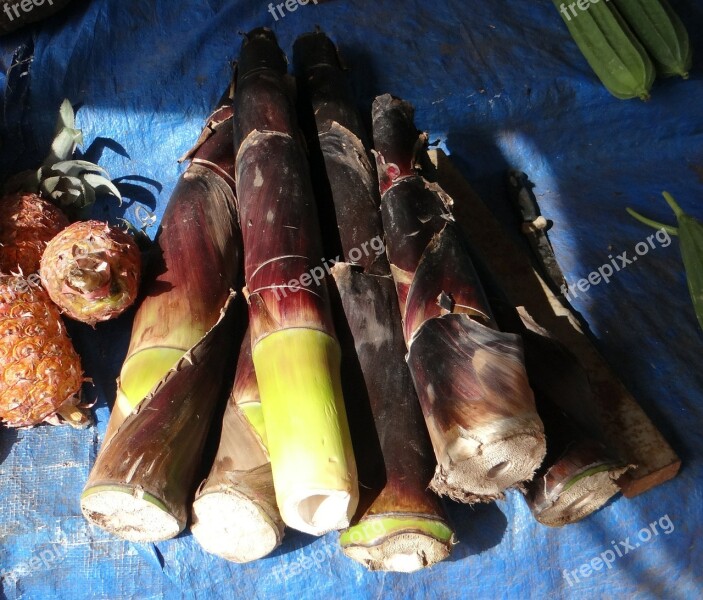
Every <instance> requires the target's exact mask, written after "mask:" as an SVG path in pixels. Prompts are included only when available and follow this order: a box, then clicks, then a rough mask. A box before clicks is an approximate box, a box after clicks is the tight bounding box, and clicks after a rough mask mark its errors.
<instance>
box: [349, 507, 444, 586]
mask: <svg viewBox="0 0 703 600" xmlns="http://www.w3.org/2000/svg"><path fill="white" fill-rule="evenodd" d="M453 540H454V532H453V531H452V529H451V528H449V526H447V524H446V523H444V522H442V521H437V520H434V519H428V518H426V517H423V516H419V515H418V516H414V517H405V518H399V517H391V516H386V517H382V518H371V519H365V520H362V521H360V522H359V523H357V524H356V525H354V526H353V527H350V528H349V529H347V530H346V531H344V532H343V533H342V534H341V535H340V537H339V543H340V545H341V546H342V550H343V551H344V553H345V554H346V555H347V556H348V557H349V558H351V559H352V560H355V561H356V562H358V563H360V564H362V565H364V566H365V567H366V568H367V569H369V570H370V571H393V572H396V573H413V572H415V571H419V570H420V569H424V568H425V567H431V566H432V565H434V564H436V563H438V562H440V561H442V560H444V559H445V558H447V557H448V556H449V554H450V553H451V550H452V543H453Z"/></svg>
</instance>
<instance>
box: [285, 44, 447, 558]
mask: <svg viewBox="0 0 703 600" xmlns="http://www.w3.org/2000/svg"><path fill="white" fill-rule="evenodd" d="M294 53H295V63H296V65H297V68H298V73H299V86H298V87H299V89H300V90H301V95H304V97H305V100H306V102H307V103H306V104H303V103H302V102H301V105H302V110H303V111H304V113H306V114H307V115H308V117H309V118H308V120H307V123H306V124H307V132H308V136H307V137H308V147H309V148H311V153H312V156H311V163H312V165H313V172H314V173H315V179H314V181H315V182H316V184H317V186H316V192H317V196H318V204H319V205H320V212H321V213H322V214H323V215H327V217H328V220H327V221H325V224H326V227H324V228H323V230H324V231H326V232H327V233H328V235H327V236H326V238H325V242H326V250H327V252H328V253H330V254H339V255H340V257H341V258H342V260H344V261H345V262H342V263H338V264H336V265H335V266H334V267H333V268H332V276H333V281H334V284H335V286H334V288H333V290H334V292H336V293H335V294H333V299H334V300H335V302H334V304H335V308H336V316H337V325H336V329H337V331H338V333H339V335H340V339H341V343H342V349H343V369H342V385H343V388H344V395H345V397H346V398H353V399H354V404H353V406H350V407H349V411H350V418H351V419H352V436H353V440H354V443H355V449H356V452H357V455H358V457H359V459H360V460H359V464H360V465H361V466H360V469H361V470H360V478H361V480H362V481H363V487H362V492H361V496H362V497H361V502H360V506H359V509H358V511H357V514H356V516H355V519H354V523H353V525H352V526H351V527H350V528H348V529H346V530H345V531H344V532H343V533H342V535H341V537H340V543H341V545H342V549H343V551H344V553H345V554H346V555H347V556H349V557H351V558H353V559H354V560H356V561H357V562H360V563H361V564H363V565H365V566H366V567H367V568H368V569H370V570H386V571H402V572H409V571H415V570H417V569H420V568H423V567H426V566H431V565H433V564H435V563H437V562H438V561H440V560H443V559H444V558H446V557H447V556H448V555H449V552H450V551H451V547H452V539H453V532H452V529H451V528H450V527H449V525H448V524H447V519H446V515H445V513H444V511H443V509H442V506H441V505H440V503H439V501H438V498H437V497H436V496H435V495H434V494H432V492H430V491H429V490H428V489H427V485H428V483H429V481H430V479H431V478H432V473H433V471H434V468H435V466H436V462H435V460H434V456H433V453H432V447H431V444H430V441H429V436H428V434H427V428H426V427H425V424H424V421H423V418H422V412H421V410H420V405H419V402H418V400H417V394H416V392H415V389H414V387H413V384H412V379H411V377H410V372H409V370H408V367H407V364H405V360H404V355H405V344H404V341H403V333H402V325H401V322H400V313H399V311H398V302H397V297H396V294H395V289H394V286H393V281H392V279H391V277H390V266H389V263H388V259H387V257H386V253H385V250H384V246H383V224H382V221H381V215H380V210H379V205H380V196H379V193H378V185H377V179H376V171H375V168H374V165H373V162H372V160H371V159H370V158H371V157H370V152H369V149H368V148H369V140H368V138H367V136H366V134H365V132H364V128H363V126H362V124H361V119H360V118H359V115H358V112H357V111H356V108H355V107H354V104H353V102H352V100H351V92H350V90H349V88H348V85H347V81H346V77H345V75H344V73H343V71H342V69H341V65H340V63H339V59H338V56H337V50H336V48H335V47H334V44H333V43H332V42H331V40H330V39H329V38H327V36H325V35H324V34H323V33H321V32H318V33H312V34H307V35H305V36H302V37H300V38H298V40H296V42H295V45H294ZM364 249H365V251H364ZM351 263H353V265H352V264H351ZM367 415H368V416H367ZM354 434H356V435H355V437H354Z"/></svg>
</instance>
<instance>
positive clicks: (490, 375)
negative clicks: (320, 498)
mask: <svg viewBox="0 0 703 600" xmlns="http://www.w3.org/2000/svg"><path fill="white" fill-rule="evenodd" d="M413 112H414V111H413V109H412V107H411V106H410V105H409V104H408V103H406V102H403V101H401V100H397V99H394V98H392V97H391V96H389V95H385V96H380V97H378V98H376V100H375V102H374V105H373V114H372V118H373V127H374V143H375V147H376V150H377V165H378V171H379V172H378V175H379V183H380V189H381V194H382V201H381V214H382V218H383V225H384V228H385V231H386V248H387V252H388V257H389V260H390V263H391V270H392V273H393V278H394V280H395V284H396V290H397V292H398V298H399V301H400V310H401V315H402V316H403V324H404V334H405V341H406V344H407V347H408V355H407V362H408V365H409V366H410V372H411V374H412V376H413V380H414V383H415V388H416V389H417V392H418V396H419V398H420V404H421V406H422V410H423V413H424V415H425V420H426V423H427V427H428V429H429V432H430V438H431V439H432V443H433V446H434V450H435V455H436V457H437V461H438V463H439V464H438V467H437V470H436V472H435V476H434V478H433V480H432V484H431V487H432V489H434V490H435V491H436V492H438V493H440V494H444V495H448V496H450V497H451V498H454V499H456V500H460V501H468V502H472V501H476V500H483V501H486V500H491V499H494V498H497V497H500V496H501V495H502V493H503V491H504V490H505V489H506V488H509V487H512V486H520V485H521V484H522V483H523V482H525V481H529V480H530V479H531V478H532V476H533V475H534V473H535V470H536V469H537V468H538V467H539V465H540V463H541V461H542V459H543V457H544V454H545V451H546V448H545V439H544V433H543V426H542V423H541V421H540V419H539V417H538V415H537V412H536V410H535V405H534V397H533V394H532V390H531V389H530V386H529V384H528V381H527V375H526V373H525V367H524V359H523V349H522V343H521V340H520V338H519V336H516V335H513V334H509V333H503V332H500V331H498V329H497V326H496V323H495V320H494V318H493V315H492V313H491V309H490V307H489V305H488V302H487V300H486V298H485V294H484V292H483V289H482V286H481V282H480V281H479V278H478V276H477V275H476V272H475V270H474V267H473V264H472V261H471V255H470V249H469V248H468V245H467V242H466V240H465V239H464V237H463V235H462V233H461V231H460V229H459V227H458V225H457V224H456V223H455V222H454V218H453V216H452V213H451V206H452V200H451V198H450V197H449V196H447V195H446V194H445V193H444V192H443V191H442V189H441V188H440V187H439V186H436V185H434V184H430V183H429V182H427V181H426V180H425V179H424V178H423V177H422V176H421V175H420V174H419V172H418V164H417V163H418V159H419V158H420V153H421V151H423V149H424V145H425V141H426V136H424V135H422V134H419V133H418V132H417V129H416V128H415V125H414V123H413Z"/></svg>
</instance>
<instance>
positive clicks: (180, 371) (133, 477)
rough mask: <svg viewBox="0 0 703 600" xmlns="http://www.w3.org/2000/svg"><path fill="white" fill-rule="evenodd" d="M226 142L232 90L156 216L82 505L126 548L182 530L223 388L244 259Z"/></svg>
mask: <svg viewBox="0 0 703 600" xmlns="http://www.w3.org/2000/svg"><path fill="white" fill-rule="evenodd" d="M231 139H232V102H231V90H228V92H227V93H226V94H225V95H224V96H223V99H222V101H221V102H220V106H219V108H218V109H217V110H216V111H215V112H214V113H213V115H212V116H211V117H210V119H209V120H208V122H207V125H206V127H205V129H204V130H203V133H202V135H201V137H200V139H199V140H198V142H197V144H196V146H195V147H194V148H193V149H192V151H191V152H190V153H189V154H188V155H187V157H190V158H191V159H192V160H191V164H190V165H189V166H188V168H187V169H186V171H185V173H184V174H183V176H182V177H181V179H180V181H179V182H178V185H177V186H176V188H175V190H174V192H173V195H172V196H171V199H170V201H169V204H168V207H167V209H166V212H165V214H164V216H163V219H162V222H161V227H160V230H159V232H158V234H157V238H156V245H157V247H158V250H159V257H158V259H157V260H156V261H155V266H154V268H153V269H152V271H151V273H149V274H146V276H145V282H144V288H143V289H144V298H143V300H142V301H141V304H140V306H139V309H138V311H137V314H136V316H135V319H134V324H133V328H132V337H131V341H130V346H129V350H128V352H127V358H126V360H125V362H124V364H123V366H122V370H121V374H120V379H119V382H118V392H117V399H116V401H115V405H114V407H113V410H112V414H111V415H110V421H109V423H108V427H107V432H106V435H105V439H104V441H103V444H102V447H101V449H100V452H99V454H98V457H97V460H96V463H95V465H94V466H93V469H92V471H91V474H90V477H89V479H88V482H87V484H86V486H85V489H84V491H83V495H82V497H81V508H82V510H83V514H84V515H85V517H86V518H87V519H88V520H89V521H91V522H93V523H95V524H97V525H99V526H100V527H103V528H104V529H107V530H108V531H111V532H113V533H114V534H116V535H118V536H120V537H123V538H126V539H129V540H134V541H142V542H143V541H157V540H163V539H168V538H170V537H173V536H175V535H177V534H178V533H179V532H180V531H181V530H183V528H184V527H185V524H186V521H187V515H188V511H187V504H188V502H189V500H190V497H191V495H192V493H193V491H194V488H195V486H196V485H197V483H196V482H195V481H194V478H195V476H196V473H197V469H198V468H199V466H200V460H201V454H202V450H203V447H204V443H205V438H206V435H207V433H208V429H209V425H210V421H211V417H212V414H213V411H214V409H215V407H216V405H217V402H218V400H219V398H220V394H221V391H222V389H221V388H222V379H223V373H224V370H225V367H226V358H227V354H228V352H229V349H230V346H231V338H232V332H231V320H232V317H231V312H232V309H231V305H232V303H231V302H229V300H231V298H232V296H233V292H232V289H233V288H234V287H235V286H236V283H237V277H238V273H239V270H240V267H239V265H240V259H241V237H240V231H239V224H238V220H237V213H236V202H235V195H234V179H233V172H234V165H233V156H232V142H231ZM226 307H230V308H226ZM225 317H226V318H225Z"/></svg>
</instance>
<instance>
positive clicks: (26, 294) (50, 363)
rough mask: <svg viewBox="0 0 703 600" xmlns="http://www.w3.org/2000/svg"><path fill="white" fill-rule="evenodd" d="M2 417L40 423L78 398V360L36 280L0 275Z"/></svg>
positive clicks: (19, 424)
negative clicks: (65, 404) (68, 402)
mask: <svg viewBox="0 0 703 600" xmlns="http://www.w3.org/2000/svg"><path fill="white" fill-rule="evenodd" d="M0 365H1V366H2V369H1V370H0V420H2V421H4V422H5V424H6V425H7V426H9V427H28V426H32V425H37V424H39V423H41V422H42V421H44V420H45V419H47V418H48V417H51V416H52V415H54V414H55V413H56V411H57V410H58V409H59V407H61V406H62V405H63V404H64V403H66V402H67V401H70V400H72V399H74V398H75V397H76V396H77V394H78V392H79V391H80V387H81V384H82V382H83V371H82V369H81V362H80V358H79V356H78V354H77V352H76V351H75V349H74V347H73V344H72V343H71V340H70V338H69V337H68V334H67V333H66V330H65V327H64V324H63V321H62V320H61V316H60V314H59V311H58V309H57V308H56V306H54V305H53V304H52V302H51V300H50V299H49V297H48V295H47V294H46V292H45V291H44V290H43V289H42V288H41V287H40V286H39V285H38V282H36V283H35V282H32V280H31V279H30V280H29V281H28V280H27V279H26V278H24V277H17V276H6V275H0Z"/></svg>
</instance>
